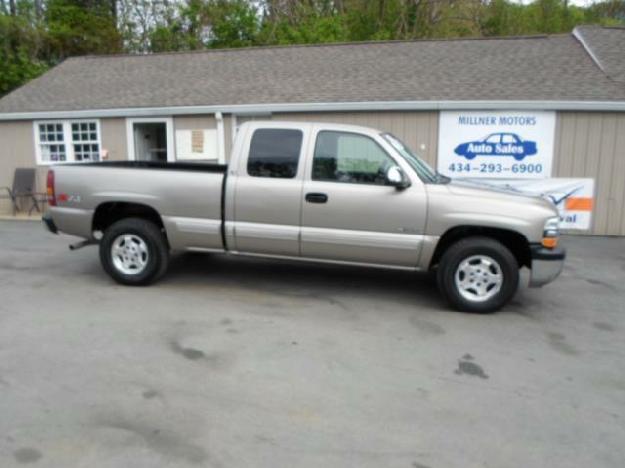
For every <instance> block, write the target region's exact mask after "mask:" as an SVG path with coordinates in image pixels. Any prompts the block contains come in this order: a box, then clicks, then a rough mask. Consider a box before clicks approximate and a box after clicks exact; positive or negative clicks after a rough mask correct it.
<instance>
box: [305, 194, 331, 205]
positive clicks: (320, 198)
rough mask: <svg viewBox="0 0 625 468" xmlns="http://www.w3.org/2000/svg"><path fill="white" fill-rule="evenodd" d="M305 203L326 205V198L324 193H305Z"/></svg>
mask: <svg viewBox="0 0 625 468" xmlns="http://www.w3.org/2000/svg"><path fill="white" fill-rule="evenodd" d="M306 201H307V202H308V203H326V202H327V201H328V196H327V195H326V194H325V193H307V194H306Z"/></svg>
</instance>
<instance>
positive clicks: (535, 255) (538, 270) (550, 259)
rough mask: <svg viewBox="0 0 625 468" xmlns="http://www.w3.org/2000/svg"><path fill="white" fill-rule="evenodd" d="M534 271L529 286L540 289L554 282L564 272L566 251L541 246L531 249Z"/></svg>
mask: <svg viewBox="0 0 625 468" xmlns="http://www.w3.org/2000/svg"><path fill="white" fill-rule="evenodd" d="M531 254H532V271H531V274H530V281H529V286H530V287H532V288H539V287H541V286H543V285H545V284H547V283H550V282H552V281H553V280H554V279H556V278H557V277H558V275H559V274H560V273H561V272H562V268H563V267H564V259H565V257H566V251H565V250H564V249H563V248H561V247H560V248H555V249H546V248H544V247H543V246H541V245H534V246H532V247H531Z"/></svg>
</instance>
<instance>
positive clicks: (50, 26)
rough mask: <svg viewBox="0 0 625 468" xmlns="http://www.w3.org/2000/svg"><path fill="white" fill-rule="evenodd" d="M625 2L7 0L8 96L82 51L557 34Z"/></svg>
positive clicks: (620, 12) (2, 42) (2, 87)
mask: <svg viewBox="0 0 625 468" xmlns="http://www.w3.org/2000/svg"><path fill="white" fill-rule="evenodd" d="M578 24H603V25H611V26H615V25H625V0H597V1H595V2H593V3H591V4H590V5H588V6H586V7H579V6H575V5H573V4H572V3H571V2H570V1H569V0H533V1H530V2H528V1H524V2H522V1H520V0H0V95H2V94H4V93H6V92H8V91H10V90H11V89H13V88H15V87H17V86H19V85H20V84H22V83H24V82H26V81H28V80H30V79H32V78H34V77H36V76H38V75H39V74H41V73H43V72H44V71H45V70H46V69H48V68H49V67H50V66H53V65H55V64H56V63H58V62H59V61H61V60H63V59H65V58H66V57H70V56H73V55H84V54H107V53H115V52H120V51H123V52H129V53H149V52H161V51H176V50H196V49H204V48H214V47H245V46H254V45H271V44H294V43H300V44H301V43H324V42H346V41H370V40H405V39H426V38H451V37H482V36H508V35H528V34H557V33H564V32H569V31H571V30H572V29H573V28H574V27H575V26H576V25H578Z"/></svg>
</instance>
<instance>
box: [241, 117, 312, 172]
mask: <svg viewBox="0 0 625 468" xmlns="http://www.w3.org/2000/svg"><path fill="white" fill-rule="evenodd" d="M302 136H303V135H302V132H301V131H300V130H287V129H281V128H265V129H259V130H256V131H255V132H254V135H253V136H252V142H251V144H250V155H249V158H248V161H247V173H248V174H249V175H251V176H255V177H276V178H282V179H292V178H293V177H295V174H296V173H297V164H298V162H299V154H300V149H301V148H302Z"/></svg>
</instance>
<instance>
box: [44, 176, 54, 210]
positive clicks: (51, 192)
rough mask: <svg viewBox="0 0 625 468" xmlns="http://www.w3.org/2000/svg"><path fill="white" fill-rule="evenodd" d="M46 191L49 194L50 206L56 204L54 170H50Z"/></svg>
mask: <svg viewBox="0 0 625 468" xmlns="http://www.w3.org/2000/svg"><path fill="white" fill-rule="evenodd" d="M46 193H47V194H48V206H56V194H55V193H54V171H53V170H52V169H50V170H49V171H48V177H47V179H46Z"/></svg>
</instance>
